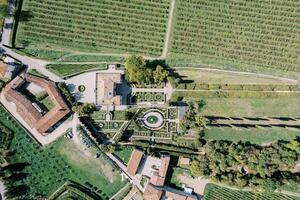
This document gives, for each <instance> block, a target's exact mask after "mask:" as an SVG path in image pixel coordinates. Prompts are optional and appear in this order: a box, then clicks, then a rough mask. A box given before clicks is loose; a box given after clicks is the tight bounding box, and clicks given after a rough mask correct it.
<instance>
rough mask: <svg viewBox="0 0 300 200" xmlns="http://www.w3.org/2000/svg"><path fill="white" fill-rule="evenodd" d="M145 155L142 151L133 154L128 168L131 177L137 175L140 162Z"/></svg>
mask: <svg viewBox="0 0 300 200" xmlns="http://www.w3.org/2000/svg"><path fill="white" fill-rule="evenodd" d="M143 154H144V153H143V152H142V151H141V150H137V149H135V150H134V151H133V152H132V154H131V157H130V160H129V163H128V166H127V172H128V173H129V174H130V175H132V176H134V175H135V174H136V172H137V170H138V167H139V165H140V162H141V160H142V158H143Z"/></svg>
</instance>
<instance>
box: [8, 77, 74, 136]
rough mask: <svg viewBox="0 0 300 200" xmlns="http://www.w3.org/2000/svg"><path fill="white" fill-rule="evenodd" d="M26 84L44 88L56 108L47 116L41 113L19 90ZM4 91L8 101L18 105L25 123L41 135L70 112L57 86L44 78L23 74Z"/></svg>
mask: <svg viewBox="0 0 300 200" xmlns="http://www.w3.org/2000/svg"><path fill="white" fill-rule="evenodd" d="M24 82H32V83H35V84H37V85H39V86H40V87H42V88H44V89H45V90H46V92H47V93H48V95H49V96H50V98H51V100H52V101H53V103H54V104H55V106H54V108H53V109H51V110H50V111H49V112H47V113H46V114H45V115H42V114H41V113H39V112H38V111H37V110H36V109H35V108H34V106H33V105H32V102H31V101H30V100H28V99H27V98H26V96H24V95H23V94H22V93H20V92H19V91H18V90H17V89H18V87H20V86H21V85H22V84H23V83H24ZM3 91H4V96H5V98H6V99H7V101H9V102H13V103H14V104H15V105H16V107H17V112H18V113H19V114H20V115H21V117H22V118H23V119H24V121H25V122H26V123H27V124H28V125H29V126H30V127H31V128H35V129H36V130H37V131H38V132H39V133H45V132H46V131H47V130H49V128H51V127H52V126H53V125H55V124H56V123H57V122H58V121H60V120H61V119H62V118H63V117H65V116H66V115H67V114H68V113H69V112H70V109H69V107H68V105H67V104H66V103H65V101H64V99H63V97H62V96H61V94H60V92H59V90H58V88H57V87H56V84H55V83H54V82H52V81H49V80H45V79H43V78H39V77H35V76H31V75H28V74H21V75H20V76H17V77H16V78H15V79H13V80H12V81H11V82H10V83H9V84H8V85H7V86H6V87H5V88H4V90H3Z"/></svg>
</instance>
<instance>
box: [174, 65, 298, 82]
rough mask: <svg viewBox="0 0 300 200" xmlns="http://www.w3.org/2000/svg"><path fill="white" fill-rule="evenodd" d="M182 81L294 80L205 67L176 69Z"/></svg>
mask: <svg viewBox="0 0 300 200" xmlns="http://www.w3.org/2000/svg"><path fill="white" fill-rule="evenodd" d="M176 72H177V73H178V74H179V76H181V78H182V79H183V80H184V81H192V82H193V83H196V84H199V83H207V84H214V83H217V84H257V85H280V84H284V85H289V84H294V83H295V81H292V80H287V79H281V78H280V77H278V78H275V77H270V76H259V75H257V74H243V73H238V72H233V71H218V70H207V69H195V68H191V69H188V68H187V69H176Z"/></svg>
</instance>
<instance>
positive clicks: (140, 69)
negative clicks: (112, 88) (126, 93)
mask: <svg viewBox="0 0 300 200" xmlns="http://www.w3.org/2000/svg"><path fill="white" fill-rule="evenodd" d="M125 70H126V75H127V80H128V81H129V82H132V83H137V84H150V83H154V84H161V83H163V82H164V81H165V80H166V78H167V76H168V75H169V72H168V71H167V70H166V69H164V68H163V67H162V66H160V65H157V66H156V67H155V69H153V68H150V67H147V66H146V61H145V59H144V58H143V57H142V56H136V55H132V56H129V57H127V58H126V59H125Z"/></svg>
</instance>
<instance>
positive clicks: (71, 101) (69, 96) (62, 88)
mask: <svg viewBox="0 0 300 200" xmlns="http://www.w3.org/2000/svg"><path fill="white" fill-rule="evenodd" d="M57 86H58V89H59V90H60V92H61V93H62V94H63V97H64V98H65V100H66V101H68V102H69V104H70V105H73V104H74V102H75V99H74V97H73V96H72V94H71V92H70V91H69V89H68V87H67V85H66V83H64V82H60V83H58V85H57Z"/></svg>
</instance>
